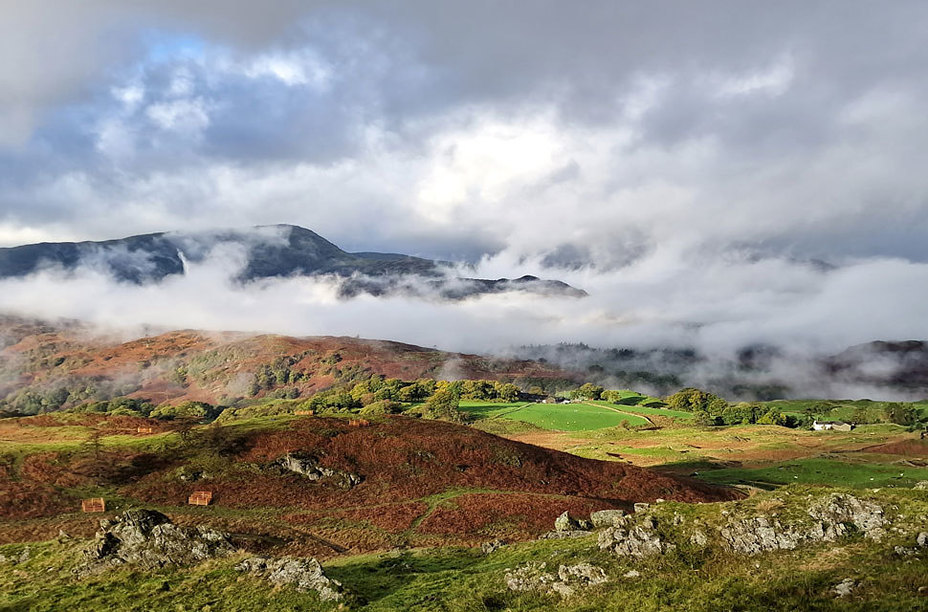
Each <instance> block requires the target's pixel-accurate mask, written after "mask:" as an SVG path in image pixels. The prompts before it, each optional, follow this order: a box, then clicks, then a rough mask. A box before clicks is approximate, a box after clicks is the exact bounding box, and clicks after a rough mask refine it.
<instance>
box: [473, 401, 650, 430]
mask: <svg viewBox="0 0 928 612" xmlns="http://www.w3.org/2000/svg"><path fill="white" fill-rule="evenodd" d="M607 405H608V404H604V405H603V406H596V405H592V404H534V403H519V404H493V403H489V402H461V404H460V409H461V410H462V411H464V412H468V413H470V414H474V415H478V416H479V417H481V418H484V419H508V420H512V421H522V422H524V423H529V424H531V425H535V426H536V427H540V428H542V429H552V430H555V431H591V430H595V429H604V428H607V427H615V426H617V425H621V424H622V423H623V422H625V423H628V424H629V425H630V426H636V425H647V424H648V421H647V419H645V418H642V417H640V416H636V415H634V414H623V413H622V412H616V410H612V409H610V408H606V407H605V406H607ZM625 408H626V407H625V406H622V407H616V409H617V410H622V411H624V412H629V413H630V412H632V411H631V410H628V411H626V410H625Z"/></svg>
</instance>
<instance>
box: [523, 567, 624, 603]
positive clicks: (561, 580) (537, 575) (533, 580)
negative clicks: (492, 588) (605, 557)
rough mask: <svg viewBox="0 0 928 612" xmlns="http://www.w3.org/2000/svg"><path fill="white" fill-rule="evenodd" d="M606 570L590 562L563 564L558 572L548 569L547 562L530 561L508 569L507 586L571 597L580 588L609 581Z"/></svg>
mask: <svg viewBox="0 0 928 612" xmlns="http://www.w3.org/2000/svg"><path fill="white" fill-rule="evenodd" d="M608 581H609V577H608V576H607V575H606V572H605V570H603V569H602V568H601V567H597V566H595V565H592V564H590V563H578V564H577V565H561V566H559V567H558V568H557V573H554V572H549V571H547V565H546V564H545V563H534V562H533V563H528V564H526V565H524V566H522V567H520V568H517V569H515V570H507V571H506V587H507V588H508V589H509V590H510V591H523V592H525V591H537V592H541V593H552V594H553V593H556V594H558V595H560V596H561V597H562V598H567V597H571V596H572V595H574V594H575V593H576V592H577V590H578V589H584V588H587V587H590V586H593V585H597V584H602V583H604V582H608Z"/></svg>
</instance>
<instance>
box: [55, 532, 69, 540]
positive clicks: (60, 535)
mask: <svg viewBox="0 0 928 612" xmlns="http://www.w3.org/2000/svg"><path fill="white" fill-rule="evenodd" d="M55 539H56V540H57V541H58V542H59V543H61V542H67V541H68V540H70V539H71V536H70V535H68V534H67V533H66V532H65V530H64V529H59V530H58V536H57V537H56V538H55Z"/></svg>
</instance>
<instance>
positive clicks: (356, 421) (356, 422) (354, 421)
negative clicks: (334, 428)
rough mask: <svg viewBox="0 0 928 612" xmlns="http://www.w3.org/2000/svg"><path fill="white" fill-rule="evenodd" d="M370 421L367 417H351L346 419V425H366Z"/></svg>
mask: <svg viewBox="0 0 928 612" xmlns="http://www.w3.org/2000/svg"><path fill="white" fill-rule="evenodd" d="M370 424H371V422H370V421H368V420H367V419H351V420H350V421H348V427H367V426H368V425H370Z"/></svg>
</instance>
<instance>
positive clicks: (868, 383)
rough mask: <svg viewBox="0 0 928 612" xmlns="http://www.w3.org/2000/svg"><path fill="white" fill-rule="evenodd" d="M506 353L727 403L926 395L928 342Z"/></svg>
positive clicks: (611, 383)
mask: <svg viewBox="0 0 928 612" xmlns="http://www.w3.org/2000/svg"><path fill="white" fill-rule="evenodd" d="M507 355H509V356H511V357H518V358H521V359H532V360H537V361H539V362H540V363H544V364H547V365H551V366H555V367H559V368H564V369H565V370H568V371H573V372H577V373H578V375H582V376H585V377H586V378H587V379H588V380H590V381H592V382H595V383H598V384H601V385H605V386H606V387H607V388H630V389H639V390H642V391H647V392H650V393H653V394H656V395H667V394H669V393H673V392H674V391H676V390H677V389H680V388H682V387H700V388H704V389H708V390H711V391H712V392H714V393H718V394H720V395H722V396H724V397H726V398H728V399H731V400H746V401H754V400H761V401H766V400H772V399H781V398H837V397H841V398H849V399H867V398H875V399H883V400H890V399H893V400H909V401H911V400H920V399H924V398H926V397H928V343H926V342H923V341H907V342H882V341H881V342H871V343H866V344H860V345H857V346H853V347H850V348H848V349H846V350H844V351H841V352H839V353H837V354H826V353H815V352H804V353H800V352H795V351H793V352H791V351H790V350H789V349H788V348H783V347H777V346H772V345H754V346H746V347H744V348H742V349H740V350H738V351H736V352H735V353H734V354H733V355H718V354H716V355H712V354H706V353H702V352H700V351H699V350H698V349H696V348H693V347H683V348H639V349H632V348H611V349H604V348H594V347H590V346H588V345H585V344H557V345H535V346H522V347H518V348H515V349H513V350H512V351H510V352H508V353H507Z"/></svg>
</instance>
